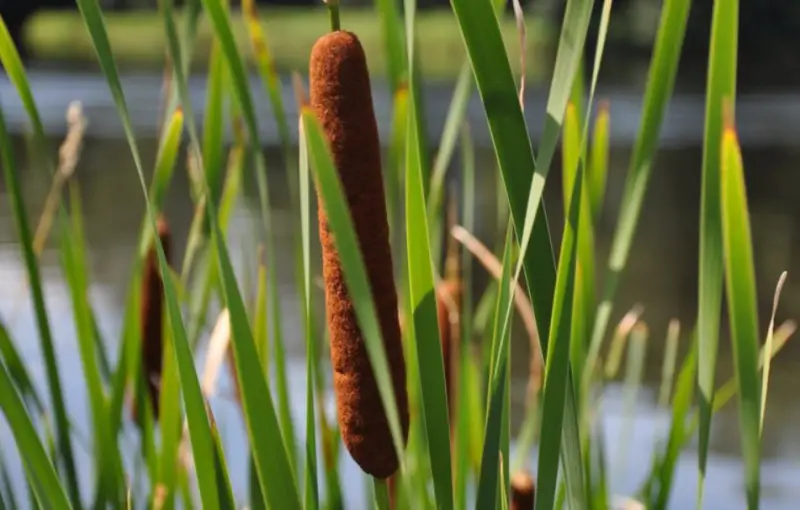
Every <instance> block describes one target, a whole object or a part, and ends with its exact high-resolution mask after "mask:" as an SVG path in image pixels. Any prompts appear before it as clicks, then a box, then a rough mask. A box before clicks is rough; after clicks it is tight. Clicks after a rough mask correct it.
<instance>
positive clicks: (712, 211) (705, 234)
mask: <svg viewBox="0 0 800 510" xmlns="http://www.w3.org/2000/svg"><path fill="white" fill-rule="evenodd" d="M738 24H739V2H738V0H715V1H714V14H713V19H712V23H711V48H710V50H709V62H708V83H707V90H706V95H707V97H706V125H705V135H704V137H703V182H702V188H701V199H700V266H699V279H700V281H699V287H698V308H697V334H698V337H699V339H700V344H699V349H700V350H699V353H698V358H697V361H698V363H699V365H698V374H697V375H698V386H699V390H700V445H699V449H698V469H699V479H698V486H697V505H698V507H702V506H703V485H704V482H705V473H706V463H707V460H708V448H709V441H710V434H711V417H712V409H713V407H714V400H713V399H714V378H715V373H716V367H717V346H718V342H719V323H720V316H721V309H722V284H723V269H722V262H723V257H722V225H721V221H722V220H721V216H720V215H721V207H720V190H721V186H720V166H721V161H720V154H721V149H720V147H722V132H723V121H724V119H723V110H722V108H723V100H726V99H727V100H730V101H735V100H736V59H737V57H736V55H737V44H738V32H739V31H738Z"/></svg>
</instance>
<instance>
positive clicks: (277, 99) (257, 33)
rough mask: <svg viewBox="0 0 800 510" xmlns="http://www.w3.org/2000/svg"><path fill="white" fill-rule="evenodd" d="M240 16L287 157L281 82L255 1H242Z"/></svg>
mask: <svg viewBox="0 0 800 510" xmlns="http://www.w3.org/2000/svg"><path fill="white" fill-rule="evenodd" d="M242 16H243V18H244V21H245V25H246V27H247V31H248V33H249V34H250V46H251V49H252V52H253V59H254V61H255V62H256V64H257V67H258V72H259V75H260V76H261V81H262V82H263V84H264V87H265V88H266V92H267V96H268V97H269V101H270V104H271V105H272V109H273V116H274V117H275V121H276V122H277V125H278V137H279V139H280V142H281V145H282V146H283V150H284V152H285V154H286V156H287V157H288V155H289V153H290V152H291V151H290V144H291V137H290V135H289V122H288V121H287V117H286V108H285V107H284V105H283V95H282V94H281V82H280V77H279V76H278V73H277V70H276V69H275V62H274V58H273V56H272V54H271V52H270V49H269V44H268V42H267V36H266V33H265V31H264V29H263V28H262V25H261V22H260V21H259V19H258V9H257V7H256V1H255V0H242ZM292 166H293V165H287V173H288V175H289V178H290V179H289V183H290V187H289V189H290V193H291V196H292V197H294V196H295V194H296V192H297V191H296V190H297V185H296V182H297V177H296V176H295V174H294V172H293V170H294V168H292Z"/></svg>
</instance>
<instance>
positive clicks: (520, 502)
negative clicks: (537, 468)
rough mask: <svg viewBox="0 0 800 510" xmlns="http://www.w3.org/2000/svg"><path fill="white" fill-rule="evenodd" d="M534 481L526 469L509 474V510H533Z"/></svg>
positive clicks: (534, 496)
mask: <svg viewBox="0 0 800 510" xmlns="http://www.w3.org/2000/svg"><path fill="white" fill-rule="evenodd" d="M535 499H536V483H535V482H534V481H533V476H532V475H531V474H530V473H529V472H527V471H517V472H516V473H514V474H513V475H512V476H511V505H510V506H509V510H533V503H534V501H535Z"/></svg>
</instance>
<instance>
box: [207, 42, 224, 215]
mask: <svg viewBox="0 0 800 510" xmlns="http://www.w3.org/2000/svg"><path fill="white" fill-rule="evenodd" d="M224 82H225V60H224V59H223V56H222V51H221V50H220V47H219V41H217V40H216V39H214V42H213V43H212V45H211V54H210V56H209V64H208V78H207V83H206V109H205V119H204V122H203V167H204V169H205V173H206V179H207V180H208V184H209V193H210V196H211V197H210V198H211V200H217V197H218V195H219V192H220V187H221V186H222V173H223V170H224V166H225V162H224V158H223V152H222V149H223V140H222V134H223V129H224V127H225V122H224V121H223V117H224V101H223V88H224V86H223V85H224ZM215 203H216V202H215Z"/></svg>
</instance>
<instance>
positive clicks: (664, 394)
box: [658, 319, 681, 407]
mask: <svg viewBox="0 0 800 510" xmlns="http://www.w3.org/2000/svg"><path fill="white" fill-rule="evenodd" d="M680 332H681V324H680V322H678V320H677V319H672V320H671V321H670V322H669V328H668V329H667V339H666V341H665V347H664V360H663V362H662V365H661V389H660V391H659V396H658V404H659V405H660V406H662V407H668V406H669V400H670V396H671V395H672V382H673V379H674V377H675V365H676V364H677V362H678V340H679V338H680Z"/></svg>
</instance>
